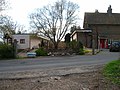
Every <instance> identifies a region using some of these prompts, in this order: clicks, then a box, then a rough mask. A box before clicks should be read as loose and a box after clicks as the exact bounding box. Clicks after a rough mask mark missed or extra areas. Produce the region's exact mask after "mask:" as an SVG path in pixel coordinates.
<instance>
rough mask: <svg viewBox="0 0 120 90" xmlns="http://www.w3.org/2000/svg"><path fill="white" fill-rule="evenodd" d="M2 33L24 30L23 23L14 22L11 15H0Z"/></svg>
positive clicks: (10, 33) (0, 31)
mask: <svg viewBox="0 0 120 90" xmlns="http://www.w3.org/2000/svg"><path fill="white" fill-rule="evenodd" d="M0 21H1V24H0V35H2V36H4V35H6V34H8V35H10V36H11V35H12V34H15V33H19V32H21V33H22V32H23V31H24V30H23V28H24V26H23V25H19V24H18V23H17V22H14V21H13V19H12V18H11V17H9V16H0ZM2 39H4V38H2Z"/></svg>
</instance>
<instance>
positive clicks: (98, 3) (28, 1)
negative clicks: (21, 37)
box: [5, 0, 120, 29]
mask: <svg viewBox="0 0 120 90" xmlns="http://www.w3.org/2000/svg"><path fill="white" fill-rule="evenodd" d="M8 1H9V3H10V7H11V8H10V9H9V10H6V11H5V12H6V14H7V15H10V16H11V17H12V18H13V19H14V20H15V21H17V22H18V23H20V24H23V25H25V26H26V29H28V26H29V21H28V20H29V19H28V15H29V14H30V13H31V12H32V11H34V9H35V8H40V7H42V6H44V5H47V4H48V3H52V2H54V1H57V0H8ZM69 1H72V2H75V3H77V4H78V5H79V6H80V10H79V11H80V14H79V17H80V18H81V20H80V26H81V27H82V23H83V19H84V13H85V12H95V10H96V9H97V10H98V11H99V12H103V13H106V12H107V9H108V6H109V5H111V6H112V10H113V13H120V3H119V2H120V1H119V0H69Z"/></svg>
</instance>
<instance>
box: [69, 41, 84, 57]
mask: <svg viewBox="0 0 120 90" xmlns="http://www.w3.org/2000/svg"><path fill="white" fill-rule="evenodd" d="M70 48H71V49H72V50H73V52H75V53H76V54H79V55H83V54H84V49H83V44H82V43H81V42H80V41H79V42H77V41H75V40H73V41H71V42H70Z"/></svg>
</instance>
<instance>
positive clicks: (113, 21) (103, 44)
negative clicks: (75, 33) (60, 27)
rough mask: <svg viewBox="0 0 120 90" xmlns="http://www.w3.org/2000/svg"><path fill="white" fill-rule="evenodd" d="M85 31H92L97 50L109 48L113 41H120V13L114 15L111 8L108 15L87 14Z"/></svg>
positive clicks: (96, 12) (84, 25)
mask: <svg viewBox="0 0 120 90" xmlns="http://www.w3.org/2000/svg"><path fill="white" fill-rule="evenodd" d="M83 27H84V29H90V30H92V38H93V39H94V42H95V48H99V47H100V48H108V44H109V43H110V42H111V41H113V40H117V41H118V40H120V13H112V8H111V6H109V7H108V10H107V13H99V12H98V10H96V11H95V13H85V15H84V24H83Z"/></svg>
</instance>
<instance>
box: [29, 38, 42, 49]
mask: <svg viewBox="0 0 120 90" xmlns="http://www.w3.org/2000/svg"><path fill="white" fill-rule="evenodd" d="M40 43H41V39H40V38H31V39H30V49H32V48H39V44H40Z"/></svg>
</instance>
